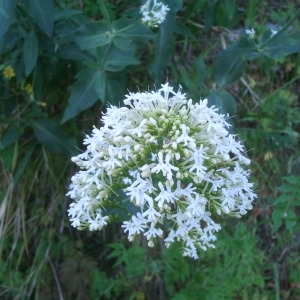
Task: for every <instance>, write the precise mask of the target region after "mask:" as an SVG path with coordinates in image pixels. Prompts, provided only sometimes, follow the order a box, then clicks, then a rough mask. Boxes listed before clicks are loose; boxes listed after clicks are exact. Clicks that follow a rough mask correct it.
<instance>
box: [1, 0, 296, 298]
mask: <svg viewBox="0 0 300 300" xmlns="http://www.w3.org/2000/svg"><path fill="white" fill-rule="evenodd" d="M164 3H166V4H168V5H169V7H170V9H171V10H170V12H169V14H168V16H167V19H166V21H165V22H164V23H162V25H161V26H160V27H159V28H154V29H149V28H147V27H145V26H144V25H142V24H141V23H140V21H139V18H140V15H139V7H140V5H141V3H140V2H139V1H135V0H132V1H119V0H111V1H109V0H99V1H92V0H86V1H77V0H65V1H58V0H43V1H38V0H23V1H19V0H3V1H0V72H1V78H0V111H1V116H0V118H1V122H0V134H1V137H0V151H1V156H0V157H1V158H0V164H1V181H0V182H1V184H0V259H1V260H0V298H1V299H80V300H82V299H139V300H142V299H174V300H175V299H176V300H183V299H200V300H202V299H218V300H219V299H245V300H247V299H300V256H299V251H300V225H299V220H300V217H299V206H300V156H299V155H300V150H299V149H300V148H299V134H300V110H299V108H300V98H299V95H300V55H299V52H300V31H299V30H300V23H299V10H298V11H297V8H298V7H297V1H271V0H269V1H267V0H260V1H257V0H249V1H238V0H226V1H225V0H214V1H210V0H187V1H183V0H165V1H164ZM252 28H253V29H254V30H255V32H256V34H255V37H254V38H250V37H249V35H247V34H246V33H245V29H252ZM275 33H276V34H275ZM167 80H168V81H170V82H171V83H172V84H173V85H174V86H176V85H178V84H181V85H182V86H183V88H184V91H185V92H187V94H188V95H189V96H190V97H192V98H193V99H194V101H197V100H198V99H199V98H200V97H201V98H205V97H207V98H208V99H209V101H210V104H215V105H217V106H219V107H220V111H221V112H223V113H229V114H230V115H231V116H234V118H232V119H231V121H232V124H233V128H232V130H233V131H235V132H237V133H238V134H239V136H240V138H241V139H242V140H244V143H245V145H246V147H247V149H248V150H249V152H248V155H249V157H250V158H251V160H252V162H253V163H252V181H253V182H254V183H255V190H256V191H257V194H258V199H257V201H256V203H255V208H254V210H253V211H252V212H250V213H249V214H248V215H247V216H246V217H245V218H243V219H242V220H229V221H226V222H225V221H224V222H223V224H222V226H223V229H222V231H221V232H220V233H219V235H218V241H217V243H216V249H210V250H208V251H207V252H203V253H202V255H201V258H200V259H199V261H194V260H191V259H187V258H183V257H181V256H180V255H178V251H177V249H175V247H173V248H171V249H164V248H163V246H162V245H157V246H156V247H155V248H154V249H148V248H147V247H143V244H144V241H143V240H141V241H139V242H138V243H135V244H130V243H129V242H128V241H127V239H126V236H125V235H124V234H123V233H122V230H121V229H120V226H119V224H113V225H111V226H109V227H107V228H106V229H105V230H102V231H101V232H96V233H91V232H79V231H77V230H74V229H73V228H71V227H70V224H69V222H68V218H67V216H66V209H67V207H68V205H69V200H68V199H67V198H66V197H65V193H66V191H67V186H68V184H69V179H70V176H71V175H72V174H74V172H75V171H76V169H74V166H73V164H71V162H70V157H71V156H72V155H74V154H76V153H77V151H78V150H77V149H78V148H79V149H80V148H81V147H83V146H81V142H82V139H83V137H84V134H85V133H89V132H90V131H91V129H92V125H97V126H99V125H100V124H99V119H100V117H101V113H102V112H103V111H105V105H106V103H112V104H115V105H119V103H120V102H121V101H122V99H123V98H124V95H125V94H126V93H127V91H128V90H130V91H133V92H134V91H137V89H138V88H139V89H140V90H144V89H148V88H150V89H152V88H153V87H154V85H156V86H157V87H159V86H160V84H161V83H164V82H166V81H167Z"/></svg>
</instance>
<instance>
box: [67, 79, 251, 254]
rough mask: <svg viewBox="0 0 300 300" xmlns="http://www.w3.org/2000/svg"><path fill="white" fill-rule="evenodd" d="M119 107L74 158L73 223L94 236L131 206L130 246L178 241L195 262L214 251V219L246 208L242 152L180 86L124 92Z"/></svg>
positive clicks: (221, 120)
mask: <svg viewBox="0 0 300 300" xmlns="http://www.w3.org/2000/svg"><path fill="white" fill-rule="evenodd" d="M124 104H125V106H124V107H115V106H111V107H109V108H108V109H107V113H106V114H105V115H104V116H103V118H102V123H103V126H102V127H100V128H94V129H93V132H92V134H91V135H90V136H87V137H86V138H85V140H84V144H85V145H86V146H87V150H86V151H85V152H83V153H81V154H79V155H78V156H76V157H73V158H72V160H73V161H74V162H75V163H76V164H77V165H78V166H79V167H80V169H81V170H80V171H79V172H78V173H76V174H75V175H74V176H73V177H72V183H71V185H70V191H69V192H68V194H67V195H68V196H70V197H71V198H72V199H73V200H74V202H73V203H71V205H70V208H69V210H68V213H69V217H70V220H71V224H72V226H74V227H76V228H78V229H86V228H87V229H89V230H100V229H101V228H103V226H106V225H107V223H108V222H109V221H113V220H114V218H115V217H116V216H115V212H114V213H112V214H110V211H111V207H114V206H116V207H120V206H121V207H123V208H125V207H128V205H125V203H126V201H130V202H131V205H132V206H133V207H134V208H135V209H131V210H129V211H128V218H127V220H124V221H123V225H122V227H123V229H124V231H125V232H126V233H128V237H129V240H130V241H132V240H134V238H135V237H136V236H137V235H143V236H145V237H146V239H147V240H148V245H149V246H150V247H152V246H154V243H155V241H156V239H157V238H162V239H164V242H165V244H166V246H167V247H168V246H170V244H172V243H174V242H181V243H182V246H183V255H185V256H190V257H193V258H198V249H199V248H202V249H203V250H206V249H207V248H208V247H214V245H213V242H214V241H215V240H216V232H217V231H219V230H220V229H221V226H220V224H218V223H217V218H216V217H217V216H218V215H223V216H225V215H228V216H233V217H240V216H241V215H244V214H246V212H247V210H250V209H252V202H253V200H254V199H255V198H256V194H255V193H254V192H253V191H252V186H253V184H252V183H249V181H248V177H249V171H248V170H247V166H248V165H249V163H250V161H249V159H248V158H246V157H245V156H244V152H245V149H244V147H243V145H242V144H241V143H240V142H239V141H237V138H236V136H235V135H233V134H230V133H229V132H228V130H227V129H228V127H229V124H228V123H227V122H226V117H225V116H224V115H221V114H219V113H218V109H217V108H216V107H214V106H211V107H208V106H207V100H201V101H200V102H199V103H195V104H193V102H192V100H191V99H190V100H188V99H187V98H186V95H185V94H183V93H182V91H181V87H180V88H179V89H178V91H177V92H175V91H174V89H173V88H172V87H171V86H169V84H168V83H166V84H164V85H162V87H161V88H160V89H159V90H157V91H152V92H144V93H129V95H127V96H126V99H125V100H124ZM120 191H123V196H121V195H120V194H121V193H120ZM118 195H119V196H118ZM125 195H126V196H127V197H126V196H125Z"/></svg>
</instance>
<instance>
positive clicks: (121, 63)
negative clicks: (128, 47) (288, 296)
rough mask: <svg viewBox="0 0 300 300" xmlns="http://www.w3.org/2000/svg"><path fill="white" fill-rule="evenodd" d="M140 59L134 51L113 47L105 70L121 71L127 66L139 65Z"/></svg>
mask: <svg viewBox="0 0 300 300" xmlns="http://www.w3.org/2000/svg"><path fill="white" fill-rule="evenodd" d="M139 63H140V61H139V60H138V59H136V58H135V57H134V52H133V51H123V50H121V49H117V48H115V49H113V51H112V52H111V55H110V57H109V58H108V60H107V62H106V65H105V70H107V71H111V72H117V71H121V70H123V69H124V68H126V67H127V66H130V65H138V64H139Z"/></svg>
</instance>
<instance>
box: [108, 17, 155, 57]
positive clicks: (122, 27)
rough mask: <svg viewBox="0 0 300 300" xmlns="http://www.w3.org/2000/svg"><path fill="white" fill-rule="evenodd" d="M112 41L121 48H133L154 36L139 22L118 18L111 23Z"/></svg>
mask: <svg viewBox="0 0 300 300" xmlns="http://www.w3.org/2000/svg"><path fill="white" fill-rule="evenodd" d="M112 28H113V35H112V36H113V38H112V40H113V43H114V44H115V46H116V47H118V48H120V49H122V50H126V51H128V50H135V49H136V48H137V46H138V44H141V43H142V42H145V41H146V40H149V39H152V38H154V34H153V33H152V31H151V30H150V29H149V28H147V27H146V26H144V25H142V24H140V23H133V22H132V20H131V19H125V18H122V19H119V20H116V21H115V22H114V23H113V24H112Z"/></svg>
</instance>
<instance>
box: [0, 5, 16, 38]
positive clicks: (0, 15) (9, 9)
mask: <svg viewBox="0 0 300 300" xmlns="http://www.w3.org/2000/svg"><path fill="white" fill-rule="evenodd" d="M16 5H17V0H0V38H1V37H2V36H3V35H4V34H5V32H6V31H7V30H8V28H9V26H10V24H11V23H12V21H13V19H14V18H13V17H14V11H15V7H16Z"/></svg>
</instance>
